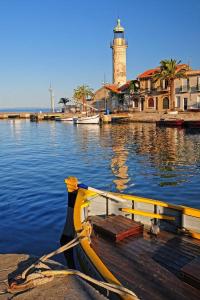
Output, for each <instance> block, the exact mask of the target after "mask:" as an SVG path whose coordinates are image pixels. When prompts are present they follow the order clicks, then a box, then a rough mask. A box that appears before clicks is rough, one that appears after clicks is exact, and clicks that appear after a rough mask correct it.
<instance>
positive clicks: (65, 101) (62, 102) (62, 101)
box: [58, 98, 70, 111]
mask: <svg viewBox="0 0 200 300" xmlns="http://www.w3.org/2000/svg"><path fill="white" fill-rule="evenodd" d="M69 101H70V100H69V98H60V100H59V102H58V103H59V104H63V107H64V111H66V108H67V103H68V102H69Z"/></svg>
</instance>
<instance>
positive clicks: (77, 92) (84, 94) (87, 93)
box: [73, 85, 94, 111]
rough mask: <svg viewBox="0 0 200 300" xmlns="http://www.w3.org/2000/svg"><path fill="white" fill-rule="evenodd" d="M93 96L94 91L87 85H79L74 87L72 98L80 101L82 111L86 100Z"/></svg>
mask: <svg viewBox="0 0 200 300" xmlns="http://www.w3.org/2000/svg"><path fill="white" fill-rule="evenodd" d="M93 97H94V91H93V89H91V88H90V87H89V86H88V85H81V86H78V87H77V88H76V89H74V95H73V98H74V99H75V100H77V101H78V102H82V104H83V111H85V104H86V100H90V99H92V98H93Z"/></svg>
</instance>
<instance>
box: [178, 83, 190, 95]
mask: <svg viewBox="0 0 200 300" xmlns="http://www.w3.org/2000/svg"><path fill="white" fill-rule="evenodd" d="M178 89H179V93H187V92H190V87H189V85H182V86H181V87H180V88H178Z"/></svg>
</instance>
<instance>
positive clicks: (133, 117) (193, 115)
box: [0, 112, 200, 123]
mask: <svg viewBox="0 0 200 300" xmlns="http://www.w3.org/2000/svg"><path fill="white" fill-rule="evenodd" d="M73 116H80V113H76V114H73V113H58V112H56V113H50V112H48V113H28V112H17V113H16V112H7V113H6V112H0V120H5V119H30V120H31V119H32V117H36V119H37V120H38V121H55V118H56V117H61V118H69V117H73ZM100 116H101V118H102V120H103V122H105V123H110V122H115V121H116V122H117V121H120V120H121V121H123V122H124V123H129V122H138V123H156V122H157V121H159V120H160V119H161V118H162V119H164V120H171V119H172V120H174V119H182V120H184V121H200V112H178V113H177V114H173V113H170V112H169V113H159V112H134V113H130V112H121V113H115V114H109V115H104V114H102V113H100Z"/></svg>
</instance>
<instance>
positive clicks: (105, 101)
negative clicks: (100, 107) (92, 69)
mask: <svg viewBox="0 0 200 300" xmlns="http://www.w3.org/2000/svg"><path fill="white" fill-rule="evenodd" d="M106 84H108V83H107V82H106V81H105V76H104V81H103V82H102V85H103V88H104V110H105V112H106V114H107V110H108V103H107V98H106Z"/></svg>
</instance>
